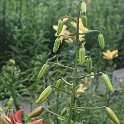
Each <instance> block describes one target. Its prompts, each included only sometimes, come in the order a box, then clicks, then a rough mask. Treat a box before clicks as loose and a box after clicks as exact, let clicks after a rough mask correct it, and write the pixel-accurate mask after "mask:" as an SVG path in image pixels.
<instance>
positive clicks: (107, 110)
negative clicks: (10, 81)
mask: <svg viewBox="0 0 124 124" xmlns="http://www.w3.org/2000/svg"><path fill="white" fill-rule="evenodd" d="M106 113H107V115H108V116H109V118H110V119H111V120H112V121H113V122H114V123H115V124H120V121H119V119H118V118H117V116H116V114H115V113H114V112H113V111H112V110H111V109H110V108H109V107H106Z"/></svg>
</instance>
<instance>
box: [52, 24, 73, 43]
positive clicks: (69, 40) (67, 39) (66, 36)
mask: <svg viewBox="0 0 124 124" xmlns="http://www.w3.org/2000/svg"><path fill="white" fill-rule="evenodd" d="M57 27H58V26H56V25H54V26H53V28H54V29H55V30H56V31H57ZM70 34H71V33H70V32H69V31H68V30H67V26H66V25H63V28H62V31H61V33H60V34H59V35H57V33H56V34H55V36H59V39H60V40H61V41H62V40H65V42H67V43H69V44H72V43H73V40H72V38H71V37H69V35H70Z"/></svg>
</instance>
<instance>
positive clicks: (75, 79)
mask: <svg viewBox="0 0 124 124" xmlns="http://www.w3.org/2000/svg"><path fill="white" fill-rule="evenodd" d="M80 4H81V1H79V5H78V8H77V11H78V12H77V32H76V49H75V61H74V72H73V87H72V94H71V104H70V110H69V118H68V120H67V124H71V120H73V121H74V110H73V108H74V107H75V90H76V85H77V83H78V74H77V68H78V51H79V46H78V45H79V18H80Z"/></svg>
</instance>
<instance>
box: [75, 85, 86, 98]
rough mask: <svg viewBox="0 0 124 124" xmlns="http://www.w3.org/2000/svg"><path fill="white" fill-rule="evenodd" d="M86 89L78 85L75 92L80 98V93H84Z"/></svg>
mask: <svg viewBox="0 0 124 124" xmlns="http://www.w3.org/2000/svg"><path fill="white" fill-rule="evenodd" d="M86 89H87V87H85V86H84V85H83V84H79V87H78V89H77V90H76V94H77V96H80V95H81V94H82V93H84V92H85V90H86Z"/></svg>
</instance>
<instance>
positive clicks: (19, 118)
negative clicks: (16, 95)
mask: <svg viewBox="0 0 124 124" xmlns="http://www.w3.org/2000/svg"><path fill="white" fill-rule="evenodd" d="M23 112H24V110H23V109H20V110H18V111H17V112H16V113H15V119H16V122H19V123H22V121H21V117H22V114H23Z"/></svg>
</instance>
